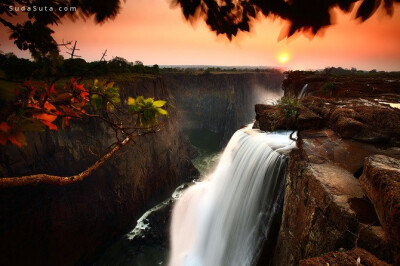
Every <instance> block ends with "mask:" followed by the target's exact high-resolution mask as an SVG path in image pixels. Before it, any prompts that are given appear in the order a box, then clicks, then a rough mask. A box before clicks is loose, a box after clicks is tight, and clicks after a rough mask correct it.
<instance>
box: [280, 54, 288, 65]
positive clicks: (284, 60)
mask: <svg viewBox="0 0 400 266" xmlns="http://www.w3.org/2000/svg"><path fill="white" fill-rule="evenodd" d="M277 59H278V61H279V63H281V64H282V65H284V64H286V63H287V62H288V61H289V59H290V55H289V53H287V52H281V53H279V54H278V56H277Z"/></svg>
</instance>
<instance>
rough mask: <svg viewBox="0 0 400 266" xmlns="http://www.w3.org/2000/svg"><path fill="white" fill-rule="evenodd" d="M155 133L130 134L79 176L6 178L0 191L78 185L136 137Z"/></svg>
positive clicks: (39, 175) (0, 179) (2, 180)
mask: <svg viewBox="0 0 400 266" xmlns="http://www.w3.org/2000/svg"><path fill="white" fill-rule="evenodd" d="M155 132H156V131H147V132H143V133H132V134H131V135H129V136H127V137H126V138H125V139H124V140H123V141H121V142H119V143H117V144H116V146H115V147H114V148H112V149H111V151H109V152H108V153H107V154H106V155H104V156H103V157H102V158H100V159H99V160H97V161H96V162H95V163H94V164H93V165H91V166H90V167H88V168H87V169H86V170H84V171H82V172H80V173H79V174H76V175H73V176H67V177H62V176H56V175H47V174H37V175H29V176H22V177H7V178H0V189H1V188H3V189H4V188H11V187H22V186H29V185H43V184H46V185H57V186H64V185H68V184H73V183H78V182H81V181H82V180H84V179H85V178H86V177H88V176H90V175H91V174H92V173H93V172H94V171H96V170H97V169H98V168H99V167H100V166H102V165H103V164H104V163H105V162H107V161H108V160H109V159H110V158H111V157H112V156H113V155H114V154H115V153H116V152H117V151H118V150H120V149H121V148H122V147H124V146H125V145H126V144H128V143H129V142H130V141H131V140H132V139H134V138H135V137H138V136H143V135H147V134H151V133H155Z"/></svg>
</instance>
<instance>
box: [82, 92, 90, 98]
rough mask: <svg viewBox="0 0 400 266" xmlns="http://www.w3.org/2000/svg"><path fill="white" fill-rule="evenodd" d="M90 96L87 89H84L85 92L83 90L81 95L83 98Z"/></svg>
mask: <svg viewBox="0 0 400 266" xmlns="http://www.w3.org/2000/svg"><path fill="white" fill-rule="evenodd" d="M88 96H89V93H88V92H86V91H83V92H81V97H82V98H85V99H86V98H87V97H88Z"/></svg>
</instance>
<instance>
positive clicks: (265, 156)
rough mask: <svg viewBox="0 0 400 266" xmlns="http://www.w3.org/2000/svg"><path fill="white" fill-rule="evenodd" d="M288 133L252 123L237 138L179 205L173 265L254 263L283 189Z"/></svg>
mask: <svg viewBox="0 0 400 266" xmlns="http://www.w3.org/2000/svg"><path fill="white" fill-rule="evenodd" d="M289 134H290V132H285V133H275V134H267V133H265V132H264V133H262V132H261V131H258V130H252V129H250V127H247V128H244V129H241V130H239V131H237V132H236V133H235V134H234V135H233V136H232V138H231V140H230V141H229V143H228V145H227V147H226V149H225V151H224V153H223V155H222V157H221V159H220V162H219V164H218V166H217V168H216V170H215V172H214V173H212V174H211V175H209V176H208V177H206V178H205V180H203V181H202V182H199V183H197V184H196V185H194V186H192V187H190V188H188V189H187V190H186V191H185V192H184V193H183V195H182V197H181V198H180V199H179V200H178V201H177V203H176V205H175V207H174V211H173V216H172V225H171V253H170V258H169V265H170V266H181V265H184V266H224V265H229V266H232V265H233V266H234V265H237V266H245V265H252V263H254V259H255V258H256V257H257V255H258V254H259V251H260V248H261V245H262V243H263V241H264V240H265V238H266V235H265V234H267V232H268V229H269V227H270V223H271V217H273V214H274V213H275V212H276V211H277V209H278V207H279V206H278V205H279V204H278V202H277V201H276V199H277V198H282V193H283V191H284V189H283V187H284V175H285V171H286V165H287V159H286V156H285V155H281V154H280V153H284V152H287V151H288V150H290V149H291V148H293V147H294V146H295V143H294V142H293V141H291V140H289V137H288V136H289Z"/></svg>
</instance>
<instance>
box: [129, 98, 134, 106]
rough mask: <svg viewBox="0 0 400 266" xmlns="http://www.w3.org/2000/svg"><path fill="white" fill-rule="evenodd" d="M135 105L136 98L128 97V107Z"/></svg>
mask: <svg viewBox="0 0 400 266" xmlns="http://www.w3.org/2000/svg"><path fill="white" fill-rule="evenodd" d="M135 104H136V101H135V98H132V97H128V105H135Z"/></svg>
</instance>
